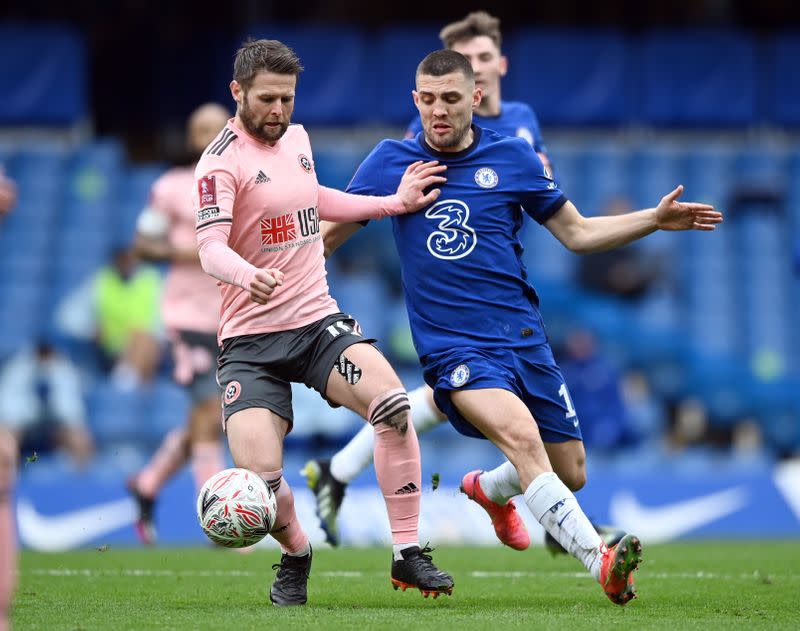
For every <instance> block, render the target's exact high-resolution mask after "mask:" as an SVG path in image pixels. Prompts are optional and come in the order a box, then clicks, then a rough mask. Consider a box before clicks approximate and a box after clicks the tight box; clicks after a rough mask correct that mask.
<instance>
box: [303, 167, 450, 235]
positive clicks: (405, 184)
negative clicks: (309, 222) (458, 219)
mask: <svg viewBox="0 0 800 631" xmlns="http://www.w3.org/2000/svg"><path fill="white" fill-rule="evenodd" d="M446 168H447V167H446V166H445V165H440V164H438V162H436V161H434V162H421V161H419V162H414V163H413V164H411V165H409V167H408V168H407V169H406V172H405V173H404V174H403V179H402V180H400V185H399V186H398V187H397V192H396V193H395V194H394V195H388V196H386V197H377V196H372V195H354V194H352V193H343V192H342V191H338V190H336V189H333V188H327V187H326V186H320V187H319V208H318V210H319V216H320V219H327V220H328V221H338V222H344V223H350V222H353V221H361V220H363V219H381V218H382V217H388V216H392V215H403V214H405V213H411V212H415V211H417V210H419V209H420V208H424V207H425V206H427V205H428V204H432V203H433V202H434V201H436V199H437V198H438V197H439V194H440V193H441V191H440V190H439V189H438V188H435V189H433V190H431V191H429V192H428V193H424V191H425V189H427V188H430V187H431V186H435V185H436V184H441V183H442V182H444V181H445V178H444V177H442V176H441V175H439V174H440V173H441V172H442V171H444V170H445V169H446Z"/></svg>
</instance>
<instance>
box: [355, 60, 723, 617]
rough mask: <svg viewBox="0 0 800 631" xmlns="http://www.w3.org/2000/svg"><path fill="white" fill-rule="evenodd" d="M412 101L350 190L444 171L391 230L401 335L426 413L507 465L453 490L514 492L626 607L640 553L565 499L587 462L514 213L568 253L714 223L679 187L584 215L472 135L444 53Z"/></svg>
mask: <svg viewBox="0 0 800 631" xmlns="http://www.w3.org/2000/svg"><path fill="white" fill-rule="evenodd" d="M413 94H414V102H415V104H416V106H417V109H418V110H419V113H420V118H421V120H422V125H423V130H424V132H423V133H422V134H420V135H419V136H418V137H416V138H414V139H407V140H405V141H403V142H399V141H393V140H386V141H383V142H382V143H381V144H379V145H378V147H376V149H375V150H373V152H372V153H371V154H370V155H369V156H368V157H367V158H366V159H365V161H364V162H363V163H362V164H361V166H360V167H359V169H358V171H357V172H356V174H355V176H354V177H353V180H352V182H351V183H350V185H349V187H348V191H351V192H355V193H359V194H363V195H382V194H385V193H386V192H387V191H389V190H392V189H393V187H394V186H396V185H397V182H398V181H399V178H400V177H401V176H402V173H403V169H402V165H403V164H407V163H408V162H410V161H413V160H430V159H436V160H439V161H440V162H442V163H444V164H446V165H447V167H448V170H447V173H448V179H447V182H446V183H445V184H443V185H442V196H441V199H442V200H443V201H440V202H438V203H436V204H433V205H431V206H428V207H427V208H426V210H425V212H420V213H415V214H411V215H408V216H405V217H396V218H393V219H392V223H393V228H394V230H393V233H394V237H395V242H396V244H397V250H398V253H399V255H400V263H401V272H402V278H403V290H404V293H405V299H406V308H407V310H408V315H409V322H410V325H411V332H412V337H413V339H414V345H415V347H416V350H417V354H418V356H419V357H420V361H421V362H422V365H423V371H424V377H425V381H426V383H427V384H428V385H429V386H431V387H432V388H433V390H434V397H435V400H436V404H437V407H438V408H439V409H441V410H442V411H444V412H445V413H446V414H447V417H448V420H449V421H450V422H451V423H452V424H453V426H454V427H455V428H456V429H457V430H458V431H459V432H461V433H463V434H465V435H467V436H471V437H475V438H488V439H489V440H491V441H492V442H493V443H494V444H495V445H496V446H497V447H498V448H499V449H500V450H501V451H502V452H503V454H504V455H505V456H506V457H507V458H508V460H509V462H510V465H511V466H505V469H511V470H510V471H505V473H507V475H504V476H498V475H496V474H495V472H488V473H483V472H481V471H471V472H469V473H467V474H466V475H465V476H464V478H463V480H462V489H463V490H464V492H465V493H467V495H468V496H470V497H473V498H475V497H478V496H481V497H485V498H486V499H488V500H490V501H492V502H494V503H497V504H500V505H506V503H507V502H508V501H509V500H510V499H511V498H512V497H513V496H515V495H519V494H521V493H522V494H523V495H524V501H525V504H526V505H527V507H528V508H529V509H530V511H531V513H532V514H533V516H534V517H535V518H536V519H537V520H538V521H539V523H541V524H542V526H543V527H544V529H545V530H547V531H548V532H549V533H550V534H551V535H552V536H553V537H554V538H555V539H556V540H557V541H558V542H559V543H560V544H561V545H562V546H563V547H564V548H565V549H566V550H567V551H568V552H569V553H570V554H572V555H573V556H574V557H575V558H576V559H578V560H579V561H580V562H581V563H583V565H584V566H585V567H586V569H587V570H588V571H589V572H590V574H591V575H592V576H593V577H594V578H595V579H596V580H598V582H599V583H600V585H601V586H602V588H603V591H604V592H605V594H606V596H608V598H609V599H610V600H611V601H612V602H614V603H616V604H619V605H624V604H625V603H627V602H628V601H629V600H631V599H632V598H633V597H634V596H635V591H634V587H633V579H632V574H633V571H634V570H635V569H636V568H637V567H638V564H639V562H640V561H641V544H640V542H639V540H638V539H637V538H636V537H635V536H633V535H626V536H624V537H623V538H622V539H621V540H620V542H619V543H618V544H617V545H616V546H614V547H612V548H608V547H607V546H606V544H605V543H604V542H603V540H602V538H601V537H600V535H599V534H598V533H597V532H596V531H595V529H594V527H593V526H592V524H591V523H590V522H589V520H588V519H587V517H586V516H585V515H584V513H583V511H582V510H581V507H580V505H579V504H578V502H577V500H576V498H575V496H574V495H573V493H572V492H571V491H570V489H569V488H568V486H570V487H578V488H580V487H581V486H583V484H584V483H585V479H586V470H585V458H586V454H585V451H584V447H583V442H582V440H581V431H580V427H579V420H578V416H577V413H576V411H575V409H574V406H573V405H572V401H571V399H570V396H569V391H568V390H567V386H566V384H565V383H564V378H563V376H562V375H561V372H560V370H559V368H558V365H557V364H556V362H555V359H554V358H553V354H552V351H551V349H550V346H549V344H548V342H547V337H546V334H545V331H544V325H543V322H542V318H541V315H540V313H539V309H538V304H539V299H538V296H537V295H536V292H535V290H534V289H533V287H532V286H531V284H530V283H529V282H528V280H527V273H526V271H525V268H524V266H523V265H522V263H521V261H520V259H519V252H520V250H521V245H520V242H519V236H518V233H519V230H520V229H521V227H522V222H523V219H524V215H523V213H525V214H527V215H529V216H530V217H531V218H533V219H535V220H536V221H537V222H538V223H540V224H542V225H544V226H545V227H546V228H547V229H548V230H550V232H552V234H553V235H554V236H555V237H556V238H557V239H558V240H559V241H560V242H561V243H562V244H563V245H564V246H565V247H567V248H568V249H569V250H571V251H573V252H576V253H588V252H594V251H600V250H605V249H611V248H616V247H621V246H622V245H625V244H626V243H630V242H632V241H635V240H637V239H640V238H642V237H644V236H646V235H648V234H651V233H652V232H655V231H656V230H692V229H696V230H713V229H714V228H715V226H716V224H717V223H719V222H720V221H722V216H721V214H720V213H718V212H716V211H714V209H713V207H711V206H707V205H705V204H695V203H680V202H678V201H677V199H678V197H679V196H680V194H681V192H682V190H683V189H682V187H680V186H679V187H678V188H676V189H675V190H674V191H672V192H671V193H669V194H667V195H666V196H665V197H664V198H663V199H662V200H661V202H660V203H659V205H658V207H657V208H650V209H647V210H641V211H638V212H632V213H628V214H625V215H620V216H616V217H592V218H588V219H587V218H585V217H583V216H582V215H581V214H580V213H579V212H578V210H577V209H576V208H575V206H574V205H573V204H572V203H571V202H570V201H568V200H567V198H566V197H565V196H564V194H563V193H562V192H561V190H560V189H559V188H558V186H557V185H556V183H555V181H554V180H553V179H552V177H551V176H550V174H549V172H548V170H547V169H546V168H545V167H544V166H543V165H542V162H541V160H540V159H539V157H538V156H537V155H536V153H535V152H534V151H533V150H532V148H531V146H530V145H529V144H528V143H526V142H524V141H523V140H521V139H519V138H510V137H508V136H501V135H500V134H497V133H495V132H491V131H488V130H484V129H481V128H480V127H477V126H475V125H473V124H472V111H473V109H474V108H475V107H477V105H478V104H479V103H480V100H481V96H482V91H481V88H479V87H476V85H475V78H474V73H473V71H472V66H471V65H470V63H469V61H468V60H467V59H466V58H465V57H464V56H463V55H461V54H460V53H457V52H455V51H451V50H441V51H436V52H434V53H431V54H429V55H428V56H427V57H425V59H423V60H422V62H420V64H419V66H418V68H417V75H416V90H415V91H414V93H413ZM555 465H557V467H556V466H555ZM556 468H557V470H559V475H556V473H554V469H556ZM500 469H501V470H502V469H503V467H501V468H500ZM559 476H561V477H560V478H559Z"/></svg>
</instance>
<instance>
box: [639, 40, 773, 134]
mask: <svg viewBox="0 0 800 631" xmlns="http://www.w3.org/2000/svg"><path fill="white" fill-rule="evenodd" d="M753 39H754V38H753V36H752V35H751V34H750V33H748V32H746V31H735V30H709V29H688V30H685V29H658V30H654V31H651V32H650V33H648V34H647V35H646V36H645V37H644V41H643V42H642V44H641V49H640V51H639V53H638V55H639V64H640V66H639V70H640V73H641V77H640V83H639V84H638V85H640V86H641V91H642V92H641V106H642V118H643V119H644V121H647V122H651V123H655V124H657V125H691V126H700V125H704V126H712V127H718V126H725V125H742V124H750V123H751V122H752V121H754V120H756V118H757V115H758V99H757V64H756V49H755V42H754V41H753Z"/></svg>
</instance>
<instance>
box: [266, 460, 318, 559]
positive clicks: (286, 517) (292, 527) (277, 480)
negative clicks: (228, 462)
mask: <svg viewBox="0 0 800 631" xmlns="http://www.w3.org/2000/svg"><path fill="white" fill-rule="evenodd" d="M259 475H260V476H261V478H262V479H263V480H264V482H266V483H267V484H268V485H269V488H271V489H272V492H273V493H275V497H276V499H277V500H278V516H277V517H276V519H275V525H274V526H273V527H272V532H270V534H271V535H272V536H273V537H274V538H275V540H276V541H277V542H278V543H279V544H281V551H282V552H284V553H286V554H290V555H305V554H306V553H307V550H308V537H307V536H306V533H305V531H304V530H303V527H302V526H301V525H300V522H299V521H298V520H297V515H296V513H295V512H294V495H293V494H292V489H291V488H289V483H288V482H287V481H286V480H284V479H283V477H282V476H283V469H278V470H277V471H262V472H261V473H259Z"/></svg>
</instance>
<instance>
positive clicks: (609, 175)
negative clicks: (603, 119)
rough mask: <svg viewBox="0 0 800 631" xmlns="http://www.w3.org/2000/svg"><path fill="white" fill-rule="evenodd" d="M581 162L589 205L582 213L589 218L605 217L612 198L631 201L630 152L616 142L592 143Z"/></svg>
mask: <svg viewBox="0 0 800 631" xmlns="http://www.w3.org/2000/svg"><path fill="white" fill-rule="evenodd" d="M581 161H582V163H583V164H582V169H581V170H582V172H583V178H582V182H581V187H582V189H583V195H582V197H583V198H584V204H585V205H584V206H583V207H582V208H581V212H582V213H583V214H584V215H585V216H587V217H592V216H597V215H605V214H606V210H607V205H608V204H609V202H610V201H611V200H612V199H614V198H623V199H628V198H629V194H630V190H631V186H630V178H629V175H630V160H629V153H628V151H627V150H625V149H624V148H623V147H620V146H619V145H618V144H615V143H591V144H590V145H589V146H588V147H587V148H586V150H585V151H584V152H583V155H582V160H581ZM631 203H632V202H631Z"/></svg>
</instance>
